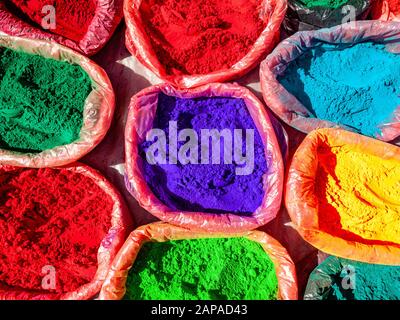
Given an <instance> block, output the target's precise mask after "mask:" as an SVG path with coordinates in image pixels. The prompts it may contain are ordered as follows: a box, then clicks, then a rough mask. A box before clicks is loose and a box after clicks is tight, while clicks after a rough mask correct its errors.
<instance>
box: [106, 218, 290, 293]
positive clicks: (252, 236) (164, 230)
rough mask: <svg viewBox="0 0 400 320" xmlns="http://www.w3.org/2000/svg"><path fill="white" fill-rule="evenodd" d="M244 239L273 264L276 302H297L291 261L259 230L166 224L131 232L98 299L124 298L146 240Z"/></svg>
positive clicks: (272, 240) (285, 252)
mask: <svg viewBox="0 0 400 320" xmlns="http://www.w3.org/2000/svg"><path fill="white" fill-rule="evenodd" d="M228 237H245V238H247V239H249V240H252V241H255V242H258V243H260V245H261V246H262V247H263V249H264V251H265V252H266V253H268V255H269V256H270V258H271V260H272V261H273V263H274V265H275V272H276V275H277V278H278V299H280V300H297V280H296V272H295V267H294V264H293V261H292V259H291V258H290V256H289V254H288V253H287V251H286V249H285V248H284V247H282V246H281V244H280V243H279V242H278V241H276V240H275V239H273V238H272V237H270V236H269V235H267V234H266V233H264V232H261V231H248V232H245V233H237V234H223V233H217V234H215V233H214V234H208V233H194V232H191V231H189V230H187V229H184V228H181V227H176V226H172V225H169V224H167V223H160V222H156V223H151V224H148V225H145V226H142V227H140V228H138V229H136V230H135V231H133V232H132V233H131V234H130V235H129V237H128V239H127V240H126V242H125V244H124V245H123V247H122V248H121V250H120V251H119V252H118V255H117V257H116V258H115V260H114V262H113V264H112V266H111V268H110V272H109V273H108V275H107V279H106V280H105V282H104V285H103V287H102V288H101V291H100V295H99V299H100V300H121V299H123V297H124V295H125V291H126V288H125V283H126V279H127V278H128V274H129V270H130V269H131V268H132V265H133V264H134V262H135V260H136V257H137V255H138V253H139V251H140V248H141V247H142V246H143V244H144V243H146V242H149V241H154V242H164V241H169V240H183V239H199V238H228Z"/></svg>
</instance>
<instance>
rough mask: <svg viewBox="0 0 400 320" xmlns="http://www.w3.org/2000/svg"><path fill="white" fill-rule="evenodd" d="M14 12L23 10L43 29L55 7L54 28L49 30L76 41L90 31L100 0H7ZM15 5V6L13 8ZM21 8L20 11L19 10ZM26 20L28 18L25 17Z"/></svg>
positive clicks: (34, 23)
mask: <svg viewBox="0 0 400 320" xmlns="http://www.w3.org/2000/svg"><path fill="white" fill-rule="evenodd" d="M6 2H7V4H8V6H9V7H10V8H11V9H12V12H14V13H16V14H17V15H20V14H21V12H22V13H23V14H24V15H26V16H27V17H28V21H29V20H31V22H33V25H35V26H37V27H39V28H42V29H43V23H44V25H45V26H47V25H48V24H49V22H51V20H50V19H49V18H50V17H51V14H52V13H53V11H51V9H50V10H49V8H51V7H49V6H52V7H53V8H54V13H55V16H54V18H55V20H54V22H55V25H54V28H53V27H51V28H48V29H45V31H47V32H51V33H54V34H58V35H61V36H64V37H66V38H68V39H71V40H74V41H78V42H79V41H80V40H81V39H82V38H83V37H84V36H85V34H86V33H87V31H88V28H89V25H90V23H91V22H92V20H93V17H94V16H95V13H96V7H97V2H98V0H85V1H81V0H6ZM13 5H14V8H13ZM19 10H20V12H18V11H19ZM24 20H25V21H26V20H27V19H24Z"/></svg>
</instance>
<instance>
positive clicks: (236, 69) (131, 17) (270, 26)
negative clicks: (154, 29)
mask: <svg viewBox="0 0 400 320" xmlns="http://www.w3.org/2000/svg"><path fill="white" fill-rule="evenodd" d="M141 3H142V0H127V1H125V4H124V15H125V21H126V24H127V31H126V46H127V48H128V50H129V51H130V52H131V53H132V54H133V55H134V56H136V57H137V59H138V60H139V61H140V62H141V63H142V64H143V65H144V66H145V67H146V68H148V69H149V70H151V71H152V72H153V73H154V74H156V75H157V76H158V77H159V78H161V79H163V80H164V81H167V82H169V83H171V84H173V85H174V86H176V87H178V88H191V87H196V86H200V85H203V84H207V83H211V82H225V81H229V80H232V79H237V78H239V77H241V76H243V75H245V74H246V73H247V72H249V71H250V70H251V69H253V68H254V67H256V66H257V65H258V64H259V63H260V61H261V60H262V59H264V57H265V55H266V54H268V53H269V52H271V50H272V49H273V47H274V45H275V44H276V42H277V41H278V40H279V28H280V25H281V22H282V20H283V18H284V16H285V12H286V8H287V0H271V1H267V0H263V1H262V7H263V8H264V10H262V16H260V19H265V20H267V21H268V23H267V26H266V27H265V29H264V30H263V32H262V33H261V35H260V36H259V38H258V39H257V41H256V42H255V43H254V45H253V46H252V48H251V49H250V51H249V52H248V53H247V54H246V56H244V57H243V58H242V59H241V60H240V61H238V62H237V63H236V64H235V65H233V66H231V67H230V68H229V69H226V70H219V71H215V72H212V73H209V74H200V75H169V74H167V73H166V70H165V67H164V66H163V65H161V63H160V62H159V60H158V58H157V56H156V54H155V52H154V49H153V48H152V45H151V43H150V40H149V38H148V35H147V33H146V31H145V29H144V27H143V21H142V19H141V16H140V12H139V8H140V5H141Z"/></svg>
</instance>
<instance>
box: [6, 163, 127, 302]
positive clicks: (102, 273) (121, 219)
mask: <svg viewBox="0 0 400 320" xmlns="http://www.w3.org/2000/svg"><path fill="white" fill-rule="evenodd" d="M63 168H67V169H68V170H70V171H73V172H77V173H80V174H82V175H85V176H87V177H89V178H90V179H92V180H93V181H94V182H95V183H96V184H97V185H98V186H99V187H100V188H101V189H102V190H104V192H106V193H107V194H108V195H109V196H110V197H111V198H112V199H113V202H114V207H113V210H112V212H110V216H111V228H110V229H109V230H108V233H107V235H106V236H105V237H104V239H103V241H102V242H101V245H100V247H99V249H98V253H97V261H98V267H97V273H96V275H95V277H94V278H93V280H92V281H91V282H89V283H87V284H85V285H83V286H81V287H79V288H78V289H77V290H75V291H73V292H68V293H64V294H55V293H48V292H46V291H43V292H40V293H34V292H32V291H30V290H22V289H19V288H9V287H8V288H5V287H4V286H0V300H4V299H7V300H53V299H57V300H58V299H60V300H64V299H65V300H87V299H91V298H93V297H94V296H95V295H96V294H98V293H99V291H100V288H101V286H102V284H103V282H104V280H105V278H106V276H107V274H108V271H109V268H110V266H111V263H112V261H113V260H114V257H115V256H116V254H117V253H118V251H119V249H120V248H121V246H122V245H123V243H124V241H125V239H126V237H127V236H128V234H129V232H131V230H132V227H133V222H132V218H131V216H130V213H129V211H128V209H127V207H126V206H125V203H124V201H123V199H122V197H121V195H120V194H119V192H118V191H117V190H116V189H115V187H114V186H113V185H112V184H111V183H110V182H108V181H107V180H106V179H105V178H104V177H103V176H102V175H101V174H100V173H99V172H97V171H96V170H94V169H92V168H91V167H89V166H87V165H84V164H81V163H74V164H72V165H69V166H66V167H63Z"/></svg>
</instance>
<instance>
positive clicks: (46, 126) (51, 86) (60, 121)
mask: <svg viewBox="0 0 400 320" xmlns="http://www.w3.org/2000/svg"><path fill="white" fill-rule="evenodd" d="M91 90H92V85H91V80H90V78H89V76H88V75H87V73H86V72H85V71H84V70H83V69H82V68H81V67H80V66H77V65H72V64H69V63H67V62H61V61H56V60H52V59H46V58H43V57H41V56H38V55H31V54H26V53H23V52H17V51H13V50H10V49H7V48H1V47H0V148H3V149H8V150H14V151H27V152H40V151H43V150H48V149H51V148H54V147H56V146H60V145H66V144H69V143H72V142H74V141H75V140H77V139H78V138H79V133H80V130H81V128H82V125H83V108H84V104H85V101H86V98H87V97H88V95H89V93H90V92H91Z"/></svg>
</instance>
